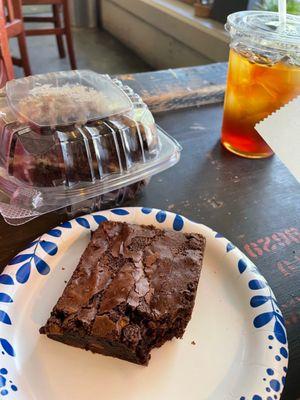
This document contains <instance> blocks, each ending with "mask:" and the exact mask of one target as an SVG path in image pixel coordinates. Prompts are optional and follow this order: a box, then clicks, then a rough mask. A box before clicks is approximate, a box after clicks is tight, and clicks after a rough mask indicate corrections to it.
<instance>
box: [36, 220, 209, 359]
mask: <svg viewBox="0 0 300 400" xmlns="http://www.w3.org/2000/svg"><path fill="white" fill-rule="evenodd" d="M204 247H205V238H204V237H203V236H201V235H199V234H195V233H186V234H184V233H180V232H173V231H166V230H160V229H156V228H154V227H153V226H142V225H141V226H140V225H130V224H127V223H120V222H104V223H103V224H102V225H101V226H100V227H99V228H98V229H97V230H96V231H95V232H94V233H93V234H92V240H91V242H90V243H89V245H88V247H87V248H86V250H85V252H84V253H83V255H82V257H81V260H80V262H79V265H78V266H77V268H76V270H75V272H74V273H73V276H72V277H71V279H70V281H69V283H68V284H67V286H66V288H65V290H64V292H63V294H62V296H61V297H60V299H59V300H58V303H57V304H56V306H55V307H54V309H53V311H52V313H51V316H50V318H49V320H48V321H47V323H46V325H45V326H44V327H42V328H41V330H40V331H41V333H44V334H46V335H48V336H49V337H50V338H52V339H54V340H58V341H61V342H63V343H66V344H69V345H72V346H76V347H81V348H84V349H86V350H91V351H93V352H96V353H101V354H104V355H108V356H114V357H118V358H121V359H124V360H128V361H131V362H134V363H137V364H147V363H148V361H149V359H150V351H151V349H153V348H154V347H159V346H161V345H162V344H164V343H165V342H166V341H167V340H170V339H172V338H173V337H177V338H179V337H182V335H183V333H184V331H185V328H186V326H187V324H188V322H189V320H190V318H191V314H192V310H193V306H194V301H195V296H196V291H197V286H198V281H199V276H200V272H201V266H202V259H203V252H204Z"/></svg>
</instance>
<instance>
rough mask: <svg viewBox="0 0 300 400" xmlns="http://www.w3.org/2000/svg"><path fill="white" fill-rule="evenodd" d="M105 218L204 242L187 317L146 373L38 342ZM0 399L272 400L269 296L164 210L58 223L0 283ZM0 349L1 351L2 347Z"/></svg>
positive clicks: (280, 372)
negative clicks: (93, 232) (181, 332)
mask: <svg viewBox="0 0 300 400" xmlns="http://www.w3.org/2000/svg"><path fill="white" fill-rule="evenodd" d="M105 219H111V220H119V221H127V222H132V223H137V224H153V225H155V226H157V227H161V228H168V229H175V230H182V231H183V232H199V233H202V234H203V235H205V236H206V238H207V248H206V252H205V257H204V265H203V270H202V275H201V278H200V283H199V288H198V292H197V298H196V304H195V308H194V311H193V316H192V319H191V321H190V323H189V325H188V327H187V329H186V332H185V334H184V337H183V339H181V340H172V341H170V342H168V343H166V344H165V345H164V346H163V347H162V348H160V349H155V350H153V351H152V358H151V360H150V363H149V366H148V367H142V366H138V365H134V364H131V363H129V362H125V361H121V360H118V359H114V358H111V357H104V356H101V355H97V354H92V353H91V352H86V351H84V350H81V349H77V348H73V347H70V346H66V345H64V344H61V343H58V342H55V341H53V340H50V339H48V338H47V337H46V336H43V335H40V334H39V328H40V327H41V326H42V325H43V324H44V323H45V321H46V320H47V318H48V316H49V314H50V312H51V309H52V307H53V306H54V305H55V303H56V301H57V299H58V297H59V296H60V295H61V293H62V291H63V289H64V287H65V285H66V282H67V280H68V279H69V278H70V276H71V274H72V272H73V270H74V268H75V267H76V265H77V263H78V260H79V258H80V255H81V254H82V252H83V251H84V249H85V247H86V245H87V244H88V242H89V239H90V230H94V229H96V228H97V226H98V224H99V223H101V222H102V221H103V220H105ZM0 292H1V293H0V351H2V357H1V365H0V386H1V387H0V394H1V398H5V399H12V400H32V399H36V400H94V399H106V400H162V399H164V400H171V399H172V400H182V399H187V400H196V399H197V400H204V399H210V400H223V399H224V400H231V399H232V400H237V399H238V400H242V399H246V400H261V399H267V400H273V399H279V398H280V393H281V391H282V389H283V386H284V381H285V375H286V371H287V361H288V360H287V358H288V350H287V340H286V331H285V328H284V323H283V319H282V314H281V312H280V310H279V309H278V306H277V303H276V300H275V297H274V294H273V293H272V291H271V289H270V287H269V286H268V284H267V282H266V280H265V279H264V278H263V277H262V276H261V275H260V273H259V272H258V270H257V269H256V267H255V266H254V265H253V263H252V262H251V261H250V260H249V259H247V258H246V256H245V255H244V254H242V253H241V252H240V251H239V250H238V249H237V248H235V247H234V246H233V245H232V244H231V243H230V242H228V241H227V240H226V239H225V238H223V237H222V236H221V235H219V234H217V233H216V232H214V231H212V230H211V229H210V228H207V227H205V226H204V225H200V224H196V223H194V222H191V221H189V220H187V219H185V218H183V217H181V216H179V215H176V214H172V213H169V212H165V211H159V210H154V209H141V208H127V209H125V208H122V209H114V210H109V211H105V212H99V213H95V214H93V215H88V216H85V217H81V218H77V219H75V220H73V221H71V222H67V223H64V224H62V225H60V226H59V227H57V228H56V229H53V230H51V231H50V232H48V233H46V234H45V235H43V236H41V237H40V238H39V239H37V240H36V241H34V242H33V243H31V244H30V245H29V246H28V248H27V249H26V250H24V251H23V252H22V253H20V254H19V255H18V256H16V257H15V258H14V259H13V260H12V261H11V262H10V265H9V266H7V267H6V269H5V271H4V273H3V274H2V275H0ZM1 347H2V348H1Z"/></svg>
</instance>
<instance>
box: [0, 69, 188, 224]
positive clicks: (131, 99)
mask: <svg viewBox="0 0 300 400" xmlns="http://www.w3.org/2000/svg"><path fill="white" fill-rule="evenodd" d="M0 132H1V135H0V189H1V193H2V198H3V199H4V200H2V203H0V212H1V213H2V215H3V216H4V217H5V218H6V220H10V219H11V218H13V219H14V221H18V219H20V221H21V220H22V219H24V218H26V219H27V220H28V219H30V218H33V217H36V216H38V215H41V214H44V213H47V212H49V211H53V210H57V209H60V208H62V207H65V206H69V205H72V204H75V203H80V202H82V201H84V200H87V199H91V198H93V197H96V196H100V195H103V194H108V193H112V195H110V196H109V197H110V198H112V199H114V196H113V193H114V191H116V190H117V189H120V188H123V187H127V186H128V185H131V184H134V183H136V182H140V181H144V180H147V179H148V178H149V177H151V176H152V175H154V174H156V173H159V172H161V171H163V170H165V169H167V168H169V167H171V166H172V165H174V164H175V163H176V162H177V161H178V160H179V157H180V150H181V147H180V146H179V145H178V143H177V142H176V141H175V140H174V139H173V138H171V137H170V136H168V135H167V134H166V133H165V132H163V131H162V129H160V128H159V127H157V125H156V124H155V121H154V118H153V116H152V114H151V112H150V111H149V109H148V107H147V105H146V104H145V103H144V102H143V101H142V99H141V98H140V96H139V95H137V94H136V93H134V92H133V90H132V89H131V88H129V87H128V86H124V85H123V84H122V82H120V81H118V80H115V79H111V78H110V77H109V76H107V75H99V74H96V73H94V72H90V71H71V72H58V73H50V74H45V75H38V76H33V77H29V78H23V79H18V80H14V81H11V82H8V83H7V85H6V88H5V90H4V91H3V92H2V96H0ZM15 223H17V222H15Z"/></svg>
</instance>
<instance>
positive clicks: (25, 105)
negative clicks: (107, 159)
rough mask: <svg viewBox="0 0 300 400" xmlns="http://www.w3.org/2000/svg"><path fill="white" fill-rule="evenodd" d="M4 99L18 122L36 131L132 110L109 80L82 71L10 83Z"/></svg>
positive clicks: (125, 97) (51, 74) (120, 92)
mask: <svg viewBox="0 0 300 400" xmlns="http://www.w3.org/2000/svg"><path fill="white" fill-rule="evenodd" d="M6 95H7V101H8V104H9V106H10V107H11V108H12V109H13V111H14V112H15V113H16V114H17V115H18V118H19V119H23V120H24V121H28V122H31V123H33V124H35V125H37V126H39V127H45V126H66V125H70V124H84V123H85V122H87V121H93V120H96V119H102V118H105V117H108V116H110V115H114V114H123V113H127V112H129V111H130V110H132V108H133V105H132V102H131V101H130V99H129V97H128V96H127V95H126V93H125V92H123V91H121V90H120V88H119V87H118V86H117V85H115V84H114V82H113V81H112V80H111V79H109V78H108V77H107V76H105V75H100V74H96V73H95V72H92V71H85V70H82V71H67V72H57V73H49V74H45V75H34V76H29V77H28V78H24V79H17V80H13V81H10V82H8V83H7V84H6Z"/></svg>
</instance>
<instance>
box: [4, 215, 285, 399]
mask: <svg viewBox="0 0 300 400" xmlns="http://www.w3.org/2000/svg"><path fill="white" fill-rule="evenodd" d="M130 213H139V214H141V215H144V216H145V218H147V222H145V223H147V224H150V223H152V224H155V223H156V225H158V226H162V227H165V226H166V227H167V226H169V227H172V229H174V230H175V231H181V230H183V229H184V226H185V221H188V220H186V219H185V218H184V217H182V216H181V215H179V214H173V213H170V212H167V211H163V210H156V209H151V208H126V209H125V208H117V209H113V210H110V211H106V212H103V213H101V212H99V213H95V214H92V215H88V216H84V217H79V218H76V219H75V220H73V221H67V222H64V223H62V224H61V225H59V226H58V227H57V228H54V229H51V230H50V231H49V232H48V233H46V234H45V235H43V236H41V237H39V238H38V239H36V240H35V241H33V242H31V243H30V244H29V245H28V246H27V247H26V248H25V249H24V251H23V252H21V253H20V254H18V255H16V256H15V257H14V258H13V259H12V260H11V261H10V262H9V264H8V268H7V270H5V272H4V273H3V274H1V275H0V332H1V324H3V325H6V326H13V323H14V321H12V319H11V317H10V315H9V305H10V304H11V303H13V302H14V298H13V295H11V294H10V292H9V290H8V289H9V288H11V287H16V285H20V286H24V285H26V283H27V282H29V281H30V276H31V273H32V270H33V269H35V270H36V272H37V273H38V274H40V275H41V276H46V275H48V274H49V273H50V272H51V262H50V260H51V258H53V257H54V256H56V255H57V254H58V253H59V251H60V248H59V246H60V240H61V238H62V237H63V236H64V233H65V232H68V231H69V232H70V231H72V228H73V227H74V224H77V226H79V227H80V228H82V229H84V230H94V229H95V228H96V227H97V226H98V225H99V224H101V223H102V222H104V221H107V220H108V219H110V215H111V216H115V217H117V218H119V219H120V220H122V219H124V218H126V217H127V216H129V215H130ZM114 219H115V218H114ZM213 236H214V238H215V239H216V240H218V241H220V243H222V245H224V257H232V259H233V260H236V272H237V276H245V274H246V273H248V274H249V278H248V275H247V281H245V283H246V284H247V290H248V293H249V307H250V308H251V309H253V310H254V311H255V312H256V314H255V317H254V319H253V321H252V326H253V329H255V330H260V329H263V330H265V329H266V328H268V330H267V331H266V332H268V335H267V340H266V341H265V342H266V347H267V348H268V350H269V351H274V352H275V353H276V354H275V353H274V354H275V356H274V364H273V365H270V366H266V368H265V375H264V376H263V377H262V381H263V382H265V393H264V394H262V393H256V394H255V393H253V394H249V393H247V395H245V394H243V393H241V395H240V397H239V399H240V400H250V399H251V400H264V399H267V400H273V399H279V398H280V393H281V391H282V389H283V387H284V383H285V376H286V372H287V360H288V348H287V337H286V329H285V325H284V319H283V317H282V314H281V312H280V310H279V307H278V304H277V301H276V298H275V296H274V294H273V292H272V290H271V289H270V287H269V285H268V284H267V282H266V281H265V280H264V278H263V277H262V276H261V275H260V273H259V271H258V270H257V269H256V267H255V266H254V264H253V263H252V262H251V261H250V260H248V259H247V258H246V257H245V256H244V255H243V254H242V253H241V252H240V251H239V250H238V249H237V248H236V247H235V246H234V245H233V244H232V243H231V242H229V241H228V240H227V239H225V238H224V237H223V236H222V235H221V234H219V233H216V232H215V233H214V234H213ZM49 264H50V265H49ZM6 288H7V289H6ZM1 305H2V307H1ZM261 310H262V311H261ZM10 340H11V339H10V337H6V338H4V337H2V335H1V334H0V350H1V352H2V355H3V356H8V357H17V354H16V352H15V350H14V347H13V344H12V343H11V342H10ZM275 342H276V343H277V344H278V345H277V346H274V343H275ZM270 343H272V345H271V344H270ZM275 348H276V349H277V350H276V351H275ZM276 362H281V363H283V364H281V365H283V367H278V366H277V365H276ZM2 364H4V366H3V367H2V368H0V395H1V396H3V397H5V396H7V395H8V394H9V393H12V392H13V393H14V396H15V397H14V399H16V400H17V397H16V396H17V394H18V393H19V392H20V388H19V387H18V386H17V384H16V383H14V382H13V381H12V380H11V379H9V371H8V369H7V368H6V366H5V359H3V360H2ZM242 390H243V388H242V387H241V391H242Z"/></svg>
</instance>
